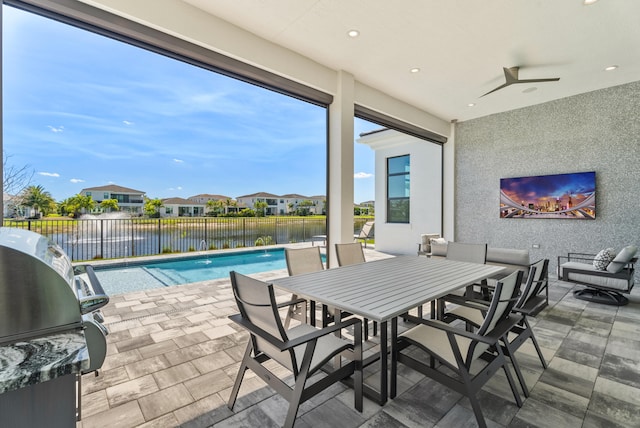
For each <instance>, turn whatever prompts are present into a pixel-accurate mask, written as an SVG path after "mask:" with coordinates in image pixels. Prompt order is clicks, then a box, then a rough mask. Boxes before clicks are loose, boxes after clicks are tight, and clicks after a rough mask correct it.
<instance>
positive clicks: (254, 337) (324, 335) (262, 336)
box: [228, 272, 363, 427]
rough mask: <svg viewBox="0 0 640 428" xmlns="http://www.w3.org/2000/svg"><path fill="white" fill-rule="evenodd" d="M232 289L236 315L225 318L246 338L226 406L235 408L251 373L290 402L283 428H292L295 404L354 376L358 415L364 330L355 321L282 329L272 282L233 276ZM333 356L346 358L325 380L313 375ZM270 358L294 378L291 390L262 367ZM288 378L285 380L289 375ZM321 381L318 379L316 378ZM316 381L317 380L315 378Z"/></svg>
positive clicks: (271, 371)
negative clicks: (344, 333) (349, 331)
mask: <svg viewBox="0 0 640 428" xmlns="http://www.w3.org/2000/svg"><path fill="white" fill-rule="evenodd" d="M230 275H231V285H232V288H233V294H234V296H235V299H236V304H237V305H238V309H239V310H240V313H239V314H235V315H231V316H230V317H229V318H230V319H231V320H232V321H234V322H235V323H237V324H238V325H239V326H241V327H243V328H245V329H246V330H248V332H249V335H250V339H249V343H248V344H247V348H246V351H245V353H244V357H243V358H242V362H241V363H240V368H239V370H238V375H237V377H236V380H235V383H234V385H233V389H232V391H231V395H230V397H229V402H228V407H229V409H231V410H233V407H234V405H235V402H236V399H237V397H238V392H239V391H240V386H241V384H242V380H243V378H244V374H245V372H246V371H247V370H248V369H251V370H252V371H253V372H254V373H255V374H256V375H258V376H259V377H260V379H262V380H263V381H264V382H265V383H267V384H268V385H269V386H271V387H272V388H273V389H274V390H275V391H276V392H277V393H278V394H280V395H281V396H282V397H283V398H284V399H285V400H287V401H288V402H289V409H288V411H287V416H286V419H285V423H284V426H285V427H292V426H293V424H294V423H295V420H296V415H297V414H298V408H299V406H300V405H301V404H302V403H304V402H305V401H307V400H309V399H310V398H312V397H314V396H315V395H316V394H318V393H320V392H322V391H323V390H325V389H326V388H328V387H329V386H331V385H333V384H334V383H336V382H339V381H341V380H344V379H347V378H349V377H352V380H353V386H354V406H355V408H356V410H358V411H359V412H362V404H363V399H362V391H363V385H362V333H361V330H362V326H361V323H360V320H359V319H357V318H353V319H349V320H345V321H343V322H340V323H337V324H333V325H331V326H329V327H326V328H323V329H318V328H315V327H313V326H310V325H308V324H300V325H297V326H295V327H293V328H291V329H285V328H284V325H283V324H282V321H281V319H280V313H279V312H278V304H277V303H276V298H275V293H274V290H273V284H268V283H265V282H262V281H259V280H257V279H253V278H250V277H248V276H245V275H241V274H239V273H237V272H231V273H230ZM344 328H353V333H354V334H353V340H347V339H344V338H341V337H338V336H336V335H335V334H334V333H336V332H339V331H340V330H342V329H344ZM334 357H342V358H345V359H347V360H348V362H346V361H345V362H343V363H341V364H340V365H338V366H337V367H334V368H333V370H330V371H329V372H328V374H326V376H314V380H310V377H311V376H313V375H314V374H315V373H318V372H319V370H320V369H321V368H323V366H325V364H326V363H328V362H329V361H330V360H331V359H333V358H334ZM270 360H273V361H275V362H276V363H278V364H279V365H280V366H282V367H284V368H285V369H287V370H288V372H290V373H292V374H293V379H294V385H293V387H291V386H289V384H288V383H287V382H286V381H285V380H283V378H281V377H278V376H277V375H276V373H280V372H281V370H275V371H274V370H273V368H272V369H271V370H270V369H269V367H268V366H271V367H273V366H272V365H270V364H265V363H266V362H267V361H270ZM287 377H288V376H287ZM318 377H319V379H317V378H318ZM316 379H317V380H316Z"/></svg>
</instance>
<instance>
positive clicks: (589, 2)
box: [582, 0, 598, 6]
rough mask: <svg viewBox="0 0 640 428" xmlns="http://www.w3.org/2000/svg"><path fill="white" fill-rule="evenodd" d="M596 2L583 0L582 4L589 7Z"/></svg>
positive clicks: (594, 0)
mask: <svg viewBox="0 0 640 428" xmlns="http://www.w3.org/2000/svg"><path fill="white" fill-rule="evenodd" d="M597 1H598V0H584V1H583V2H582V3H583V4H584V5H585V6H589V5H590V4H594V3H595V2H597Z"/></svg>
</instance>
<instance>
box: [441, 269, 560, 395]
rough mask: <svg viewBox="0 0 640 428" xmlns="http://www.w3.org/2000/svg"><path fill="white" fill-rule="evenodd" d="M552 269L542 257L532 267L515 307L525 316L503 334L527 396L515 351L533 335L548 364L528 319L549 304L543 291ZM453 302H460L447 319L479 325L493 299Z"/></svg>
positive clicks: (505, 347)
mask: <svg viewBox="0 0 640 428" xmlns="http://www.w3.org/2000/svg"><path fill="white" fill-rule="evenodd" d="M548 269H549V259H541V260H539V261H537V262H535V263H533V264H531V266H530V267H529V275H528V276H527V280H526V282H525V286H524V290H523V291H522V293H521V294H520V296H519V298H518V300H517V302H516V304H515V305H514V307H513V309H512V311H513V312H515V313H519V314H521V315H522V319H521V320H520V321H519V322H518V323H517V324H515V325H513V327H512V328H511V330H510V331H508V332H507V334H505V335H504V336H502V337H501V338H500V342H501V345H502V349H503V351H504V353H505V355H507V356H508V357H509V358H510V359H511V362H512V364H513V369H514V371H515V372H516V376H517V377H518V381H519V382H520V386H521V388H522V392H523V393H524V396H525V397H528V396H529V390H528V388H527V386H526V383H525V381H524V376H523V375H522V371H521V370H520V365H519V364H518V361H517V360H516V356H515V353H516V351H517V350H518V348H520V346H521V345H522V344H523V343H524V342H526V341H527V339H531V342H532V343H533V346H534V347H535V349H536V352H537V354H538V358H540V363H541V364H542V367H543V368H544V369H546V368H547V362H546V361H545V359H544V356H543V355H542V351H541V349H540V346H539V345H538V341H537V340H536V337H535V335H534V334H533V329H532V328H531V325H530V324H529V321H528V320H527V316H536V315H537V314H538V313H539V312H540V311H541V310H542V309H543V308H544V307H545V306H547V302H548V300H547V297H546V296H545V295H544V294H543V290H545V289H546V288H547V287H548ZM451 301H452V302H453V303H457V304H459V305H460V306H459V307H457V308H455V309H452V310H451V311H448V312H446V313H445V314H444V318H443V320H444V321H445V322H452V321H454V320H456V319H458V320H461V321H464V322H465V323H466V325H467V327H471V329H472V330H473V329H478V328H480V326H481V325H482V322H483V319H484V315H485V314H486V312H487V310H488V308H489V306H488V305H489V302H486V301H483V300H465V299H464V298H462V299H456V298H452V300H451Z"/></svg>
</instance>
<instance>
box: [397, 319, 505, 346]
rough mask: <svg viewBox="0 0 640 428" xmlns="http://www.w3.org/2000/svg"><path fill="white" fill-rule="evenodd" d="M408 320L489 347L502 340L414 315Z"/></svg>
mask: <svg viewBox="0 0 640 428" xmlns="http://www.w3.org/2000/svg"><path fill="white" fill-rule="evenodd" d="M407 319H409V321H412V322H415V323H417V324H423V325H426V326H428V327H433V328H436V329H438V330H442V331H445V332H447V333H451V334H454V335H456V336H462V337H466V338H467V339H471V340H477V341H478V342H482V343H486V344H488V345H493V344H495V343H496V342H497V341H498V339H499V338H500V336H498V337H489V336H480V335H478V334H475V333H471V332H469V331H465V330H462V329H459V328H456V327H451V326H450V325H449V324H445V323H442V322H437V321H432V320H427V319H424V318H418V317H414V316H413V315H409V316H408V317H407Z"/></svg>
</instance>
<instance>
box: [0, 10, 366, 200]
mask: <svg viewBox="0 0 640 428" xmlns="http://www.w3.org/2000/svg"><path fill="white" fill-rule="evenodd" d="M2 7H3V37H2V40H3V116H4V117H3V122H4V123H3V125H4V127H3V128H4V130H3V132H4V135H3V138H4V140H3V144H4V152H5V155H7V156H9V163H10V164H11V165H12V166H14V167H22V166H25V165H27V166H28V167H29V169H32V170H33V172H34V176H33V179H32V182H31V184H33V185H42V186H43V187H44V188H45V190H47V191H49V192H50V193H51V195H52V196H53V197H54V199H56V200H57V201H60V200H63V199H65V198H67V197H70V196H73V195H75V194H77V193H79V192H80V191H81V190H82V189H83V188H86V187H96V186H103V185H106V184H111V183H113V184H118V185H120V186H125V187H130V188H134V189H137V190H142V191H144V192H146V194H147V196H149V197H151V198H167V197H184V198H186V197H189V196H192V195H196V194H200V193H214V194H223V195H226V196H230V197H233V198H235V197H237V196H241V195H244V194H249V193H254V192H270V193H275V194H286V193H299V194H302V195H307V196H312V195H320V194H325V193H326V188H325V185H326V178H325V172H326V161H325V158H326V147H325V144H326V124H325V118H326V112H325V110H324V109H323V108H320V107H317V106H314V105H311V104H308V103H304V102H301V101H298V100H295V99H293V98H289V97H286V96H283V95H280V94H276V93H274V92H271V91H267V90H264V89H261V88H258V87H255V86H252V85H249V84H246V83H243V82H239V81H236V80H234V79H230V78H227V77H224V76H220V75H218V74H215V73H212V72H209V71H206V70H202V69H200V68H197V67H193V66H191V65H188V64H184V63H181V62H178V61H175V60H172V59H169V58H166V57H163V56H160V55H157V54H154V53H151V52H147V51H145V50H142V49H139V48H135V47H132V46H130V45H127V44H124V43H120V42H117V41H114V40H111V39H107V38H105V37H102V36H98V35H95V34H93V33H89V32H87V31H84V30H80V29H77V28H74V27H70V26H68V25H65V24H61V23H58V22H56V21H52V20H49V19H45V18H42V17H39V16H36V15H33V14H30V13H27V12H23V11H19V10H17V9H14V8H11V7H7V6H2ZM377 128H379V126H377V125H374V124H371V123H367V122H364V121H361V120H356V123H355V134H356V135H358V134H359V133H361V132H364V131H368V130H372V129H377ZM354 144H355V143H354ZM354 149H355V159H356V160H355V165H354V167H355V172H356V174H355V177H354V182H355V201H356V202H361V201H365V200H372V199H374V177H373V172H374V152H373V151H372V150H371V149H369V148H368V147H366V146H363V145H360V144H355V148H354Z"/></svg>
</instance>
